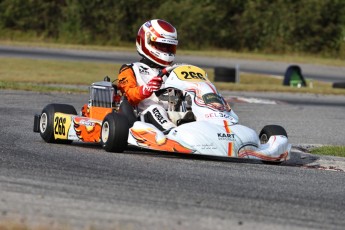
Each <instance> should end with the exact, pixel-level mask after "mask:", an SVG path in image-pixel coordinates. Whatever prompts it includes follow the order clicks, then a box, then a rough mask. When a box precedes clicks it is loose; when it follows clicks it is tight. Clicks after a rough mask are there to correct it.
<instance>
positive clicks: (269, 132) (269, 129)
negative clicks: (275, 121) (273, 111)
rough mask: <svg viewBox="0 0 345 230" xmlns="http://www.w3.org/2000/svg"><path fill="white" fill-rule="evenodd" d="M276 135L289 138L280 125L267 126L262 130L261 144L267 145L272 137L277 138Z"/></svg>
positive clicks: (260, 135)
mask: <svg viewBox="0 0 345 230" xmlns="http://www.w3.org/2000/svg"><path fill="white" fill-rule="evenodd" d="M276 135H283V136H286V137H288V135H287V133H286V131H285V129H284V128H283V127H281V126H280V125H266V126H265V127H263V128H262V130H261V132H260V134H259V138H260V143H261V144H265V143H267V142H268V140H269V139H270V137H271V136H276Z"/></svg>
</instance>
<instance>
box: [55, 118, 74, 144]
mask: <svg viewBox="0 0 345 230" xmlns="http://www.w3.org/2000/svg"><path fill="white" fill-rule="evenodd" d="M71 120H72V119H71V115H66V114H63V113H55V114H54V137H55V139H62V140H66V139H67V138H68V131H69V128H70V127H71Z"/></svg>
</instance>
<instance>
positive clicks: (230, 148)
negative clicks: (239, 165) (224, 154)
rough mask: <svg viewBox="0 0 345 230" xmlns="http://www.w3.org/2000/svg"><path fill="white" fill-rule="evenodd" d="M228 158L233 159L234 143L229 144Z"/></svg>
mask: <svg viewBox="0 0 345 230" xmlns="http://www.w3.org/2000/svg"><path fill="white" fill-rule="evenodd" d="M228 156H229V157H232V142H229V143H228Z"/></svg>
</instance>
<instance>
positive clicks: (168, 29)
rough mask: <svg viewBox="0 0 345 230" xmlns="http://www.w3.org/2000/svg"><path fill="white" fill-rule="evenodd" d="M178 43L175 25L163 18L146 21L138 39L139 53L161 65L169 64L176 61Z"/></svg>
mask: <svg viewBox="0 0 345 230" xmlns="http://www.w3.org/2000/svg"><path fill="white" fill-rule="evenodd" d="M177 43H178V41H177V31H176V29H175V27H173V26H172V25H171V24H170V23H168V22H166V21H164V20H161V19H154V20H150V21H147V22H145V23H144V24H143V25H142V26H141V27H140V29H139V31H138V35H137V41H136V45H137V51H138V53H139V54H140V55H141V56H143V57H145V58H147V59H149V60H150V61H152V62H154V63H156V64H158V65H160V66H168V65H170V64H171V63H172V62H173V61H174V59H175V54H176V46H177Z"/></svg>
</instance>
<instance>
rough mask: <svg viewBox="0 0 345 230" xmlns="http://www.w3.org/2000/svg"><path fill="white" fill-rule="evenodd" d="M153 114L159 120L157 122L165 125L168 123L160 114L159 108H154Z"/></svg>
mask: <svg viewBox="0 0 345 230" xmlns="http://www.w3.org/2000/svg"><path fill="white" fill-rule="evenodd" d="M152 112H153V114H154V115H155V117H156V118H157V120H158V121H159V123H161V124H164V123H166V122H168V121H167V120H165V119H164V117H163V116H162V114H161V113H160V112H159V110H158V109H157V108H154V109H153V110H152Z"/></svg>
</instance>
